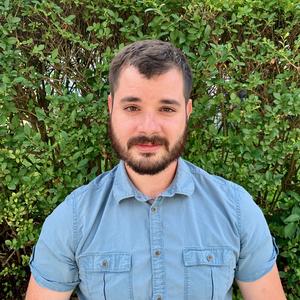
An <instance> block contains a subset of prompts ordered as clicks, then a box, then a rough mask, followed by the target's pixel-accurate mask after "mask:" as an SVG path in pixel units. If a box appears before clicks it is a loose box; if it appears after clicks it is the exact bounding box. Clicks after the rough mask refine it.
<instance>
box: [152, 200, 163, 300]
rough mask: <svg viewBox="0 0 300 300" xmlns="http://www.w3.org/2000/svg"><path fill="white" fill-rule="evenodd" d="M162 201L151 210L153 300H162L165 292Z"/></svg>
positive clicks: (157, 202) (156, 202) (157, 201)
mask: <svg viewBox="0 0 300 300" xmlns="http://www.w3.org/2000/svg"><path fill="white" fill-rule="evenodd" d="M159 200H160V199H159V198H158V199H157V200H156V201H155V206H152V207H151V209H150V215H149V217H150V218H149V220H150V243H151V245H150V246H151V253H152V255H151V265H152V278H153V280H152V287H153V299H154V300H162V299H163V295H164V290H165V266H164V257H163V255H162V254H163V251H162V249H163V232H162V222H161V208H160V201H159Z"/></svg>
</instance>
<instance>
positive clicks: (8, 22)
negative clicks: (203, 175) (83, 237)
mask: <svg viewBox="0 0 300 300" xmlns="http://www.w3.org/2000/svg"><path fill="white" fill-rule="evenodd" d="M299 24H300V2H299V1H296V0H295V1H294V0H281V1H280V0H267V1H263V0H255V1H253V0H244V1H242V0H222V1H221V0H214V1H212V0H205V1H199V0H193V1H186V2H183V1H174V0H166V1H157V0H145V1H120V0H114V1H112V0H106V1H105V0H101V1H100V0H98V1H97V0H94V1H90V0H80V1H79V0H72V1H71V0H52V1H51V0H4V1H2V2H1V4H0V209H1V211H0V224H1V236H0V239H1V246H0V247H1V248H0V261H1V267H2V268H1V271H0V282H1V283H0V298H1V299H22V297H23V296H24V292H25V289H26V285H27V280H28V276H29V268H28V261H29V257H30V254H31V247H32V245H33V244H34V243H35V241H36V239H37V237H38V235H39V230H40V226H41V224H42V223H43V221H44V219H45V217H46V216H47V215H48V214H49V213H50V212H51V211H52V210H53V208H54V207H55V206H57V205H58V203H60V202H61V201H62V200H63V199H64V197H65V196H66V195H67V194H68V193H69V192H70V191H72V190H73V189H74V188H76V187H78V186H79V185H82V184H84V183H86V182H88V181H90V180H91V179H92V178H94V177H95V176H97V175H98V174H100V173H102V172H103V171H106V170H108V169H110V168H111V167H112V166H113V165H115V163H116V162H117V160H116V158H115V157H114V155H113V154H112V151H111V148H110V144H109V141H108V138H107V134H106V131H107V127H106V123H107V108H106V99H107V94H108V90H109V87H108V82H107V78H108V67H109V62H110V60H111V59H112V57H113V56H114V54H115V53H116V52H117V51H118V50H119V49H120V48H122V47H123V46H124V45H125V44H127V43H129V42H132V41H135V40H138V39H148V38H155V39H162V40H166V41H171V42H172V43H174V44H175V45H176V46H178V47H179V48H182V49H183V51H184V52H185V54H186V55H187V57H188V58H189V60H190V62H191V66H192V68H193V73H194V89H193V95H192V98H193V100H194V112H193V116H192V120H191V121H190V133H189V140H188V145H187V147H186V153H185V157H186V158H187V159H189V160H190V161H192V162H194V163H195V164H197V165H199V166H201V167H203V168H204V169H206V170H208V171H209V172H212V173H215V174H218V175H221V176H223V177H225V178H228V179H230V180H234V181H236V182H238V183H240V184H241V185H243V186H244V187H245V188H246V189H248V191H249V192H250V193H252V195H253V197H254V199H255V200H256V202H257V203H258V204H259V205H260V207H262V208H263V210H264V213H265V215H266V217H267V219H268V222H269V224H270V228H271V231H272V233H273V235H274V236H275V237H276V239H277V243H278V245H279V248H280V256H279V258H278V265H279V269H280V271H281V272H280V275H281V277H282V281H283V285H284V288H285V291H286V293H287V296H288V299H290V300H294V299H295V300H296V299H299V297H300V287H299V280H300V261H299V255H300V251H299V237H300V229H299V223H300V204H299V203H300V193H299V153H300V152H299V149H300V145H299V144H300V142H299V132H300V130H299V124H300V118H299V113H300V88H299V87H300V80H299V77H300V75H299V74H300V51H299V47H300V26H299Z"/></svg>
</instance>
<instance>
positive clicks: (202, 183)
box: [184, 161, 264, 229]
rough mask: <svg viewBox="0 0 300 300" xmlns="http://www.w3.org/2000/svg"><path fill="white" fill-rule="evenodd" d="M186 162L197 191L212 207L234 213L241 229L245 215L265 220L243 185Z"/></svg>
mask: <svg viewBox="0 0 300 300" xmlns="http://www.w3.org/2000/svg"><path fill="white" fill-rule="evenodd" d="M184 162H185V164H186V166H187V170H188V172H190V173H191V174H192V178H193V180H194V184H195V190H196V191H198V192H199V193H201V195H206V196H207V198H208V199H209V201H210V202H211V205H212V203H214V204H215V205H216V206H218V207H219V208H220V209H222V210H224V209H226V210H229V211H231V212H232V213H234V215H235V216H236V218H237V222H238V224H239V228H240V229H241V228H242V227H243V224H242V223H243V222H244V221H245V215H248V216H249V217H253V219H254V220H257V219H264V217H263V215H262V212H261V210H260V208H259V207H258V205H257V204H256V203H255V201H254V200H253V198H252V196H251V195H250V194H249V193H248V192H247V190H246V189H245V188H243V187H242V186H241V185H239V184H237V183H235V182H232V181H230V180H227V179H225V178H223V177H221V176H217V175H213V174H210V173H208V172H206V171H205V170H203V169H201V168H199V167H198V166H196V165H194V164H192V163H190V162H188V161H184Z"/></svg>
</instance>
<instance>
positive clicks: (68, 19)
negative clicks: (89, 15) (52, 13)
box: [64, 15, 76, 25]
mask: <svg viewBox="0 0 300 300" xmlns="http://www.w3.org/2000/svg"><path fill="white" fill-rule="evenodd" d="M75 18H76V16H75V15H70V16H68V17H66V18H65V19H64V21H65V22H66V24H68V25H71V24H73V20H74V19H75Z"/></svg>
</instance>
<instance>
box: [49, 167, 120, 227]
mask: <svg viewBox="0 0 300 300" xmlns="http://www.w3.org/2000/svg"><path fill="white" fill-rule="evenodd" d="M115 169H116V168H114V169H112V170H111V171H107V172H105V173H102V174H101V175H99V176H97V177H96V178H95V179H93V180H92V181H91V182H89V183H88V184H86V185H82V186H80V187H78V188H76V189H75V190H73V191H72V192H71V193H70V194H69V195H68V196H67V197H66V198H65V199H64V200H63V201H62V202H61V203H60V204H59V205H58V206H57V207H56V208H55V209H54V210H53V212H52V213H51V214H50V215H49V216H48V217H47V219H46V221H47V222H50V221H52V223H53V222H59V220H63V222H67V221H68V220H70V222H71V221H72V222H75V221H76V219H77V218H78V214H80V212H82V213H87V210H89V209H93V208H95V206H97V204H98V205H101V203H102V202H103V201H104V202H105V201H106V200H107V199H108V197H106V196H105V195H107V194H109V193H110V190H111V188H112V185H113V182H114V174H115ZM74 220H75V221H74Z"/></svg>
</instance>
